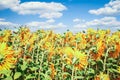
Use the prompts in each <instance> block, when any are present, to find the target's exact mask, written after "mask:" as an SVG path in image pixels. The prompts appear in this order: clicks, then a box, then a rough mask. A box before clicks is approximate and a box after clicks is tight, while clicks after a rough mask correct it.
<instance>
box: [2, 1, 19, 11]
mask: <svg viewBox="0 0 120 80" xmlns="http://www.w3.org/2000/svg"><path fill="white" fill-rule="evenodd" d="M19 3H20V1H19V0H0V10H1V9H6V8H13V7H15V6H17V5H19Z"/></svg>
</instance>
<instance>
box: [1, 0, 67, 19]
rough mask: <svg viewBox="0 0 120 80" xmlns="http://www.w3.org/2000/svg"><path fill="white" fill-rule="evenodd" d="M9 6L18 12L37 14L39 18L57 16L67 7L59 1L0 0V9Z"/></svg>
mask: <svg viewBox="0 0 120 80" xmlns="http://www.w3.org/2000/svg"><path fill="white" fill-rule="evenodd" d="M5 8H9V9H11V10H12V11H14V12H17V13H18V14H22V15H26V14H33V15H35V14H38V15H40V18H47V19H51V18H59V17H61V16H62V15H63V14H62V11H64V10H66V9H67V8H66V7H65V6H64V5H62V4H61V3H55V2H50V3H47V2H24V3H20V0H0V9H5Z"/></svg>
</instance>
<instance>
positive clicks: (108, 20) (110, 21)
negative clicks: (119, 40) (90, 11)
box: [74, 17, 120, 28]
mask: <svg viewBox="0 0 120 80" xmlns="http://www.w3.org/2000/svg"><path fill="white" fill-rule="evenodd" d="M119 26H120V21H118V20H117V19H116V18H115V17H104V18H101V19H94V20H91V21H85V22H83V23H77V24H75V25H74V27H75V28H89V27H97V28H102V27H104V28H105V27H107V28H111V27H114V28H116V27H119Z"/></svg>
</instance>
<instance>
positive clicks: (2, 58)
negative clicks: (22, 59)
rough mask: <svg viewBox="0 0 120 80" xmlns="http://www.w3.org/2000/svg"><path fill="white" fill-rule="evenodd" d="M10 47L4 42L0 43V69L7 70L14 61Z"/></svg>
mask: <svg viewBox="0 0 120 80" xmlns="http://www.w3.org/2000/svg"><path fill="white" fill-rule="evenodd" d="M13 53H14V52H13V50H12V47H8V46H7V44H6V43H0V71H1V70H8V69H10V68H11V67H12V65H13V64H14V63H15V58H14V56H13Z"/></svg>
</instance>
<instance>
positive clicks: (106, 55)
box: [103, 48, 110, 72]
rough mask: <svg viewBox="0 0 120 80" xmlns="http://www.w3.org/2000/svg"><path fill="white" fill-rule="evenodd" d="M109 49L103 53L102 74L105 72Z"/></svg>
mask: <svg viewBox="0 0 120 80" xmlns="http://www.w3.org/2000/svg"><path fill="white" fill-rule="evenodd" d="M109 50H110V49H109V48H108V49H107V52H106V53H105V58H104V63H103V72H104V71H105V70H106V61H107V57H108V52H109Z"/></svg>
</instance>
